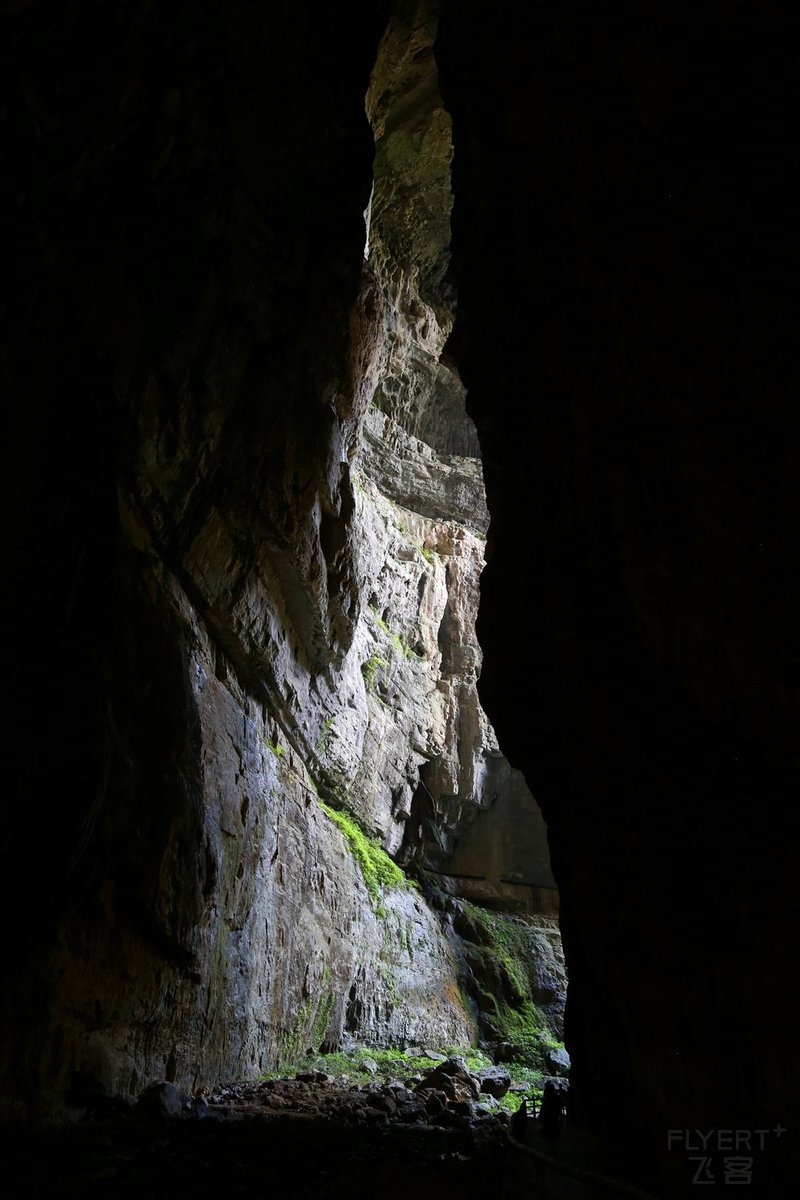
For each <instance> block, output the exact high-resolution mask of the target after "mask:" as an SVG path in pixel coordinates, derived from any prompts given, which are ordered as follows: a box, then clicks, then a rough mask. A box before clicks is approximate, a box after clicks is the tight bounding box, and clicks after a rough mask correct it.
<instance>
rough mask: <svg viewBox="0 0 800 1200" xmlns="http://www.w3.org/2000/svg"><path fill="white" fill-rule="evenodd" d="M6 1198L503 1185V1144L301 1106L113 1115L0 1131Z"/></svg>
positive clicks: (350, 1194) (384, 1194) (452, 1197)
mask: <svg viewBox="0 0 800 1200" xmlns="http://www.w3.org/2000/svg"><path fill="white" fill-rule="evenodd" d="M0 1154H1V1155H2V1163H3V1176H4V1180H6V1181H8V1180H16V1182H14V1183H12V1184H11V1186H10V1189H9V1190H6V1189H5V1187H4V1194H5V1195H6V1196H7V1197H8V1198H9V1200H17V1198H19V1200H22V1198H24V1200H39V1198H40V1197H42V1198H44V1197H45V1196H47V1197H52V1196H59V1197H62V1198H64V1200H72V1198H73V1197H75V1198H78V1197H80V1198H81V1200H128V1198H129V1197H130V1198H132V1197H136V1198H137V1200H159V1198H161V1197H165V1198H166V1197H170V1198H171V1200H174V1197H175V1196H176V1195H178V1196H186V1195H190V1194H192V1193H191V1192H190V1191H189V1189H194V1188H196V1189H197V1190H198V1194H203V1195H215V1194H219V1195H224V1196H226V1197H238V1196H241V1197H245V1196H247V1197H253V1196H267V1195H269V1196H276V1195H280V1194H282V1193H284V1192H285V1194H286V1195H288V1196H291V1197H293V1198H294V1197H298V1198H301V1197H312V1196H313V1197H315V1198H316V1200H338V1198H339V1197H342V1198H344V1197H347V1198H348V1200H374V1198H375V1197H376V1196H380V1197H381V1198H382V1200H401V1197H402V1200H408V1197H409V1196H414V1197H416V1198H417V1200H423V1198H425V1197H428V1196H430V1197H437V1198H438V1200H472V1197H475V1198H476V1200H477V1198H478V1197H481V1198H482V1200H486V1198H487V1197H492V1196H502V1195H503V1189H504V1177H505V1160H506V1144H505V1138H504V1137H503V1136H502V1135H500V1134H493V1135H492V1136H490V1137H486V1138H476V1137H475V1136H474V1134H471V1133H469V1132H467V1131H461V1130H457V1129H446V1128H438V1127H432V1128H431V1127H420V1126H405V1127H402V1126H392V1127H387V1128H385V1129H380V1130H377V1129H356V1128H353V1127H344V1126H340V1125H338V1124H337V1123H336V1122H333V1121H331V1120H330V1119H327V1118H326V1119H316V1120H315V1119H305V1118H303V1117H300V1116H297V1115H292V1116H285V1117H284V1116H281V1117H254V1118H245V1119H237V1118H231V1117H228V1118H224V1119H221V1120H208V1119H206V1120H203V1121H198V1120H191V1119H189V1120H183V1119H175V1118H167V1117H150V1116H148V1117H124V1118H119V1117H115V1118H113V1119H106V1120H102V1121H100V1120H93V1121H91V1122H88V1123H87V1122H81V1123H80V1124H77V1125H75V1126H71V1127H62V1128H59V1129H58V1130H48V1131H25V1132H20V1131H19V1130H15V1131H4V1132H3V1133H2V1134H1V1135H0Z"/></svg>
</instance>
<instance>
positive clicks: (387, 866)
mask: <svg viewBox="0 0 800 1200" xmlns="http://www.w3.org/2000/svg"><path fill="white" fill-rule="evenodd" d="M319 803H320V806H321V807H322V808H323V809H324V810H325V812H326V813H327V814H328V816H329V817H330V818H331V820H332V821H334V822H335V823H336V824H337V825H338V826H339V829H340V830H341V831H342V833H343V834H344V836H345V837H346V838H347V841H348V843H349V845H350V850H351V851H352V854H353V857H354V858H355V860H356V862H357V863H358V865H359V867H360V868H361V874H362V875H363V876H364V882H365V883H366V885H367V890H368V891H369V893H370V895H371V896H372V898H373V900H375V901H378V902H379V901H380V898H381V894H382V892H383V889H384V888H401V887H406V888H408V887H413V886H414V885H413V883H412V881H411V880H410V879H409V878H408V877H407V876H406V874H405V873H404V871H403V870H402V869H401V868H400V867H398V865H397V863H396V862H395V861H394V860H393V859H392V858H390V857H389V855H388V854H387V853H386V851H385V850H384V848H383V846H381V845H380V843H379V842H377V841H376V840H375V839H374V838H372V837H370V836H369V835H368V834H366V833H365V832H364V830H363V829H362V828H361V826H360V825H359V824H358V822H357V821H356V819H355V817H352V816H351V815H350V813H346V812H342V811H341V810H339V809H335V808H331V807H330V805H328V804H326V803H325V802H324V801H323V800H320V802H319Z"/></svg>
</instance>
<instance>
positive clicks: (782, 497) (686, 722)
mask: <svg viewBox="0 0 800 1200" xmlns="http://www.w3.org/2000/svg"><path fill="white" fill-rule="evenodd" d="M789 12H790V9H789V6H788V5H784V4H778V5H774V6H770V7H769V10H768V11H767V10H765V9H764V8H763V7H760V6H739V7H735V8H732V7H730V6H719V5H715V4H698V5H691V6H687V5H673V6H660V12H659V15H658V18H657V19H656V20H651V17H652V15H653V14H652V10H651V9H650V8H649V7H647V6H639V7H637V6H635V5H629V4H626V3H612V4H610V5H602V6H598V5H593V4H589V3H585V4H584V3H572V4H568V5H563V6H558V5H557V6H550V7H546V6H541V5H527V6H519V7H517V8H516V9H514V10H513V12H512V10H511V9H510V7H507V8H505V9H504V14H503V21H502V22H499V21H498V22H496V23H495V22H494V21H493V20H492V19H491V17H490V16H489V15H488V14H487V9H486V6H485V5H480V4H476V3H462V2H461V0H458V2H450V0H446V2H445V3H444V4H443V6H442V22H441V35H440V39H439V43H438V46H437V58H438V64H439V71H440V81H441V87H442V94H443V96H444V99H445V103H446V106H447V109H448V111H449V112H450V114H451V116H452V120H453V138H454V145H455V154H454V162H453V172H454V174H453V180H454V192H455V197H456V200H455V205H454V208H453V215H452V222H453V243H452V250H453V262H454V275H453V278H454V280H455V283H456V285H457V288H458V297H459V305H458V316H457V320H456V325H455V331H454V334H453V337H452V339H451V341H450V343H449V346H448V352H449V353H450V354H451V355H452V356H453V357H454V358H455V359H456V361H457V363H458V366H459V370H460V373H461V375H462V378H463V380H464V382H465V384H466V386H467V389H468V408H469V411H470V413H471V415H472V416H473V418H474V419H475V421H476V424H477V426H478V431H479V435H480V439H481V445H482V448H483V463H484V475H485V479H486V488H487V496H488V503H489V508H490V511H491V513H492V525H491V530H490V538H489V545H488V548H487V560H488V565H487V567H486V569H485V571H484V574H483V577H482V583H481V589H482V606H481V616H480V621H479V636H480V638H481V644H482V646H483V650H484V666H483V671H482V675H481V681H480V685H479V686H480V694H481V699H482V702H483V704H484V705H485V708H486V711H487V713H488V714H489V716H490V719H491V720H492V722H493V723H494V725H495V727H496V729H497V730H498V734H499V736H500V739H501V742H502V744H503V746H504V749H505V751H506V753H507V754H508V756H509V758H510V759H511V761H512V763H514V765H515V766H517V767H519V768H520V769H522V770H524V772H525V775H526V777H527V779H528V782H529V784H530V786H531V787H532V789H533V791H534V793H535V795H536V797H537V800H538V801H539V802H540V803H541V805H542V809H543V812H544V814H545V816H546V819H547V822H548V827H549V833H550V841H551V849H552V853H553V869H554V873H555V877H556V881H557V883H558V886H559V892H560V899H561V923H562V930H563V934H564V944H565V948H566V951H567V960H568V963H569V969H570V994H569V999H568V1007H567V1023H566V1024H567V1044H568V1047H569V1049H570V1050H571V1053H572V1062H573V1075H572V1078H573V1084H574V1086H575V1095H576V1098H579V1099H580V1102H581V1105H582V1111H583V1114H584V1116H585V1118H586V1120H587V1121H588V1122H590V1123H593V1124H594V1125H595V1126H596V1127H598V1128H600V1129H602V1130H603V1131H604V1133H605V1134H607V1135H608V1139H609V1145H610V1144H612V1143H613V1141H614V1139H615V1138H617V1139H620V1138H623V1137H624V1146H625V1155H626V1157H627V1160H628V1161H629V1162H630V1161H632V1155H633V1154H634V1153H635V1154H638V1153H641V1155H642V1157H643V1158H644V1159H646V1160H647V1162H648V1167H649V1168H650V1169H654V1170H655V1168H654V1166H653V1164H654V1162H656V1161H657V1162H658V1167H657V1171H656V1174H657V1176H658V1178H659V1180H660V1185H659V1186H660V1188H661V1189H662V1190H661V1191H659V1194H662V1192H663V1191H668V1190H669V1188H670V1187H675V1188H676V1189H677V1190H678V1192H679V1194H684V1193H683V1191H682V1190H681V1189H682V1188H683V1186H684V1185H685V1184H687V1183H688V1182H689V1181H690V1179H691V1175H689V1176H688V1177H687V1176H686V1174H685V1173H686V1171H687V1169H688V1168H689V1164H688V1163H687V1161H686V1156H685V1154H684V1155H681V1154H675V1153H670V1152H669V1151H668V1149H667V1141H666V1135H665V1131H666V1130H668V1129H669V1128H671V1127H673V1126H675V1125H678V1126H683V1127H696V1128H701V1127H702V1128H705V1129H712V1128H725V1129H727V1128H737V1127H739V1128H742V1129H752V1128H770V1129H772V1128H775V1127H777V1126H779V1125H782V1126H783V1127H788V1126H789V1125H791V1124H795V1125H796V1124H797V1090H796V1086H795V1084H794V1082H792V1081H791V1079H790V1076H789V1075H787V1073H786V1071H785V1068H784V1066H783V1065H782V1064H783V1063H785V1062H787V1061H797V1058H798V1033H797V1020H796V1016H795V1015H794V1014H792V1013H791V1012H790V1011H789V1008H790V1007H791V1006H787V1004H786V991H785V988H784V982H783V981H785V980H786V978H787V967H786V961H785V959H786V954H787V952H788V947H789V946H790V945H792V944H793V940H794V937H795V934H794V933H793V930H795V926H796V913H797V907H796V897H795V896H794V895H793V892H794V884H793V882H790V881H792V880H793V878H794V875H795V863H796V857H797V843H796V839H795V834H794V830H793V829H792V830H789V829H788V827H787V823H786V819H785V818H784V817H783V815H782V813H783V811H784V806H787V809H788V807H791V808H793V807H794V797H795V796H796V793H797V765H798V762H797V737H796V679H797V668H798V655H797V643H796V638H795V636H794V634H793V633H792V630H793V629H796V606H797V587H796V584H797V572H796V568H795V565H794V563H793V561H792V558H791V555H792V551H790V550H789V547H790V545H792V544H794V542H795V541H796V538H797V532H798V527H799V523H798V509H797V488H796V482H795V481H796V462H797V449H798V437H797V422H796V414H795V413H794V412H793V401H792V400H791V399H789V397H790V395H793V394H794V392H795V391H796V386H795V385H794V383H793V377H794V375H795V370H794V368H793V367H792V369H791V370H790V369H789V363H790V362H793V361H794V357H795V352H794V350H793V349H792V350H790V347H792V346H793V344H794V340H795V339H794V333H793V332H790V330H791V329H792V327H793V326H792V322H793V320H794V317H793V316H792V318H791V319H787V306H786V304H785V297H786V292H787V289H786V284H787V276H786V275H785V264H786V263H787V261H788V257H787V254H788V253H792V254H794V252H795V249H796V244H797V237H796V221H795V219H794V216H793V214H792V211H791V209H790V208H789V207H788V205H787V198H788V195H789V193H787V190H786V175H785V170H786V166H785V155H784V149H783V146H784V142H785V138H786V136H787V135H788V126H787V123H786V114H787V113H788V112H789V111H790V109H791V104H789V106H788V107H787V97H788V96H789V94H790V92H791V90H792V89H793V83H792V80H793V78H794V71H793V68H792V67H791V66H790V62H789V57H788V54H787V51H786V46H785V35H786V28H787V25H786V22H787V21H788V19H789ZM790 191H791V195H792V196H794V194H795V193H794V191H793V190H791V189H790ZM789 247H791V251H789ZM790 307H791V306H790ZM523 581H525V582H524V583H523ZM755 879H758V880H759V881H760V882H759V885H758V886H757V888H756V891H757V892H758V898H757V899H756V896H755V893H754V890H753V881H754V880H755ZM762 885H763V886H762ZM791 969H792V970H793V969H794V968H791ZM791 1143H792V1138H791V1137H784V1138H783V1139H782V1141H780V1142H779V1141H778V1140H777V1139H774V1140H773V1142H772V1143H771V1146H770V1149H769V1151H768V1152H765V1153H764V1154H763V1155H761V1156H760V1157H759V1158H758V1160H757V1162H756V1163H755V1167H754V1175H753V1183H754V1184H756V1183H758V1182H759V1181H758V1180H757V1179H756V1174H757V1173H758V1172H760V1173H761V1176H760V1186H762V1187H764V1188H765V1194H770V1190H769V1185H770V1181H772V1183H773V1189H772V1190H773V1191H774V1192H775V1194H778V1193H780V1192H781V1191H782V1190H784V1188H785V1187H787V1186H789V1184H788V1181H789V1180H791V1179H792V1178H793V1176H794V1175H796V1166H795V1165H794V1163H790V1159H791V1156H792V1154H794V1156H795V1159H794V1162H796V1146H797V1143H796V1140H795V1141H794V1150H792V1147H791ZM717 1170H718V1171H719V1164H717Z"/></svg>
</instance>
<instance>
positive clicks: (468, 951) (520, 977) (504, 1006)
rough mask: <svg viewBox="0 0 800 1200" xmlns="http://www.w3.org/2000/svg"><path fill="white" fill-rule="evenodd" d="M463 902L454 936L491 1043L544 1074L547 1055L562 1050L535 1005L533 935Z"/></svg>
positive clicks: (520, 925) (499, 915)
mask: <svg viewBox="0 0 800 1200" xmlns="http://www.w3.org/2000/svg"><path fill="white" fill-rule="evenodd" d="M459 903H460V912H459V915H458V917H457V918H456V921H455V925H454V928H455V931H456V933H457V934H458V936H459V938H460V939H461V942H462V960H463V961H464V963H465V966H466V967H467V968H468V970H467V971H466V972H465V979H464V987H465V989H466V990H467V991H468V993H469V995H470V998H471V1000H472V1001H473V1003H474V1005H475V1007H476V1008H477V1010H478V1020H479V1024H480V1026H481V1030H482V1032H483V1034H484V1036H485V1037H487V1039H488V1040H490V1041H493V1042H507V1043H509V1044H510V1047H511V1052H512V1055H513V1058H514V1060H515V1061H516V1063H517V1064H518V1065H519V1066H521V1067H525V1068H527V1069H530V1070H532V1071H534V1072H539V1073H541V1072H542V1071H543V1070H544V1066H545V1062H544V1059H545V1054H546V1052H547V1051H548V1050H551V1049H554V1048H555V1047H557V1046H561V1045H562V1043H561V1042H560V1041H559V1040H558V1038H557V1037H556V1036H555V1035H554V1032H553V1030H552V1028H551V1027H550V1025H549V1023H548V1020H547V1018H546V1016H545V1015H544V1013H543V1012H542V1010H541V1009H540V1008H539V1007H538V1005H537V1004H536V1003H535V1000H534V995H535V994H536V989H537V978H536V970H535V964H534V960H533V956H532V953H531V945H530V930H529V928H528V926H527V925H526V924H525V922H524V921H520V920H517V919H514V918H513V917H512V916H509V915H508V914H506V913H500V912H494V911H490V910H488V909H485V908H481V907H480V906H479V905H477V904H472V903H470V902H469V901H467V900H462V901H460V902H459Z"/></svg>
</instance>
